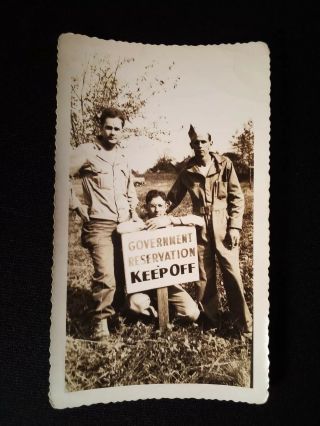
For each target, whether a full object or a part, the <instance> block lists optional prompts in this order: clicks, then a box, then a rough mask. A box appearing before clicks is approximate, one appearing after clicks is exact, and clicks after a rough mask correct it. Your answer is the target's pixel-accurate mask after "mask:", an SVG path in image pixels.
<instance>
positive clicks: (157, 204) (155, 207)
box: [147, 196, 168, 219]
mask: <svg viewBox="0 0 320 426" xmlns="http://www.w3.org/2000/svg"><path fill="white" fill-rule="evenodd" d="M167 207H168V205H167V203H166V201H164V199H163V198H162V197H160V196H158V197H154V198H152V200H151V201H150V202H149V203H148V204H147V210H148V216H149V218H150V219H152V218H153V217H159V216H164V215H165V214H166V211H167Z"/></svg>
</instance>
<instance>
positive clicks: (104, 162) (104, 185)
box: [70, 139, 138, 222]
mask: <svg viewBox="0 0 320 426" xmlns="http://www.w3.org/2000/svg"><path fill="white" fill-rule="evenodd" d="M113 149H114V150H115V151H113V150H112V151H110V152H109V151H107V150H106V149H105V148H104V147H103V145H102V142H101V140H99V139H97V140H96V141H95V142H93V143H86V144H83V145H80V146H78V147H77V148H76V149H74V150H73V152H72V154H71V160H70V175H71V176H72V177H73V176H77V175H78V176H80V177H81V179H82V187H83V197H84V203H85V204H86V205H88V207H89V217H90V219H102V220H112V221H114V222H124V221H126V220H128V219H129V218H130V212H133V211H134V210H135V208H136V206H137V204H138V199H137V195H136V190H135V187H134V184H133V176H132V172H131V168H130V166H129V164H128V160H127V158H126V155H125V153H124V150H123V149H122V148H120V147H118V146H116V147H114V148H113ZM111 152H112V154H113V155H110V154H111ZM79 204H80V201H79V200H78V199H77V198H76V197H75V195H74V192H73V194H72V196H71V208H76V207H77V206H78V205H79Z"/></svg>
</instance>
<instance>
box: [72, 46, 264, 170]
mask: <svg viewBox="0 0 320 426" xmlns="http://www.w3.org/2000/svg"><path fill="white" fill-rule="evenodd" d="M72 40H73V42H74V39H72ZM104 55H106V56H107V57H108V58H109V59H110V60H111V62H112V61H113V62H114V63H117V61H118V60H121V59H123V58H134V59H135V60H134V61H132V62H130V63H128V64H126V65H124V66H123V67H122V68H121V70H120V72H119V79H120V81H121V82H123V83H127V84H128V87H134V85H135V82H136V79H137V77H139V76H141V75H142V74H143V73H144V72H145V67H146V66H147V65H150V64H153V68H152V70H150V71H149V72H148V78H152V77H154V76H158V77H159V78H161V79H162V80H163V81H164V82H165V84H164V87H165V88H166V93H164V92H163V93H161V94H159V95H155V96H153V97H151V98H150V99H149V101H148V102H147V105H146V107H145V108H144V109H143V111H142V112H143V116H144V118H143V119H141V118H137V119H134V120H132V122H131V123H128V126H129V127H130V126H132V127H141V126H146V127H152V123H153V121H156V122H157V123H158V127H159V128H161V129H163V130H168V131H170V136H169V137H167V138H164V140H163V141H162V142H159V141H154V140H150V139H148V138H146V137H139V138H133V139H130V140H129V141H128V144H127V146H128V148H127V149H128V155H129V156H130V158H131V162H132V164H133V168H134V169H136V170H139V171H141V172H142V171H144V170H145V169H146V168H149V167H151V166H152V165H153V164H154V162H155V161H156V160H157V158H159V157H160V156H162V155H164V154H166V155H168V156H170V157H171V158H173V160H174V161H181V160H182V159H183V158H185V156H187V155H188V154H192V151H191V149H190V147H189V142H190V141H189V137H188V130H189V126H190V124H192V125H194V126H195V127H196V128H197V127H198V128H199V129H203V131H206V132H209V133H210V134H211V135H212V138H213V144H214V150H216V151H218V152H220V153H223V152H227V151H230V150H231V144H230V140H231V137H232V135H233V134H234V133H235V132H236V131H241V130H242V129H243V126H244V124H245V123H246V122H248V120H252V121H253V126H254V134H255V144H259V135H260V133H261V134H262V133H263V131H264V130H265V128H266V126H268V123H267V118H268V114H269V91H270V79H269V56H268V55H269V53H268V48H267V46H266V45H265V44H264V43H259V42H258V43H246V44H233V45H231V44H230V45H215V46H163V45H160V46H155V45H143V44H136V43H123V42H115V41H102V40H98V39H90V38H81V43H75V44H74V46H73V49H72V55H69V57H68V60H69V66H70V70H69V71H70V73H71V75H73V76H75V75H81V70H82V69H83V67H84V66H85V64H86V63H87V62H88V60H90V61H92V58H93V57H94V56H95V57H100V58H101V57H103V56H104ZM173 62H174V65H173V66H172V69H171V70H169V66H171V65H172V64H173ZM177 77H179V80H178V83H177V86H176V88H175V89H174V88H173V82H174V81H175V79H176V78H177ZM146 87H148V81H147V82H146ZM142 89H143V87H142ZM160 116H162V117H163V116H165V117H166V118H165V119H159V117H160ZM141 153H143V155H141Z"/></svg>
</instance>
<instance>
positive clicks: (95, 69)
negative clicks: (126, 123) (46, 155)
mask: <svg viewBox="0 0 320 426" xmlns="http://www.w3.org/2000/svg"><path fill="white" fill-rule="evenodd" d="M134 62H135V59H134V58H124V59H122V60H119V61H118V62H117V63H115V64H113V63H112V61H111V59H110V58H108V57H105V56H103V57H102V56H101V57H97V56H93V57H92V58H91V59H90V60H89V61H88V63H87V64H86V65H85V66H84V68H83V69H82V71H81V72H80V75H78V76H75V77H74V78H73V80H72V82H71V145H72V146H77V145H80V144H81V143H84V142H89V141H90V140H91V139H92V137H93V136H94V135H96V134H97V132H98V131H99V117H100V114H101V111H102V108H104V107H108V106H113V107H117V108H119V109H121V110H123V111H124V112H125V114H126V116H127V118H128V119H133V118H135V117H137V116H141V117H143V108H144V107H145V105H146V103H147V102H148V100H149V99H150V98H151V97H153V96H155V95H157V94H159V93H162V92H166V90H167V89H168V87H172V88H175V87H176V85H177V83H178V80H179V79H180V77H177V76H176V77H175V78H171V77H172V76H169V77H168V78H167V80H166V81H165V80H163V79H160V78H159V77H158V76H157V75H156V65H157V64H156V62H155V61H153V62H152V63H151V64H148V65H146V66H145V67H144V71H143V73H142V74H141V75H140V76H138V77H137V78H136V80H135V81H134V82H131V83H129V82H128V81H124V79H123V78H121V77H120V74H121V71H123V70H124V69H125V70H126V75H131V73H130V66H131V65H133V64H134ZM173 66H174V63H172V64H170V65H169V68H168V70H169V73H170V72H171V70H172V67H173ZM163 78H164V77H163ZM132 133H133V134H134V135H135V136H139V135H141V134H143V135H146V136H148V137H149V138H159V137H160V136H161V135H163V134H165V132H163V131H161V130H159V129H158V127H157V123H156V122H155V123H153V127H152V128H151V129H149V128H146V127H144V128H142V129H141V128H140V129H137V128H136V129H127V130H126V134H127V136H129V135H130V134H132Z"/></svg>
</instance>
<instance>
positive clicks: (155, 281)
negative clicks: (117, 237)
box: [121, 226, 199, 331]
mask: <svg viewBox="0 0 320 426" xmlns="http://www.w3.org/2000/svg"><path fill="white" fill-rule="evenodd" d="M121 238H122V250H123V261H124V270H125V278H126V287H127V293H128V294H131V293H138V292H143V291H148V290H152V289H158V290H157V297H158V314H159V326H160V330H161V331H163V330H165V329H166V328H167V326H168V322H169V309H168V287H170V286H171V285H174V284H182V283H189V282H193V281H198V279H199V266H198V253H197V237H196V229H195V227H194V226H175V227H168V228H161V229H156V230H154V231H139V232H132V233H127V234H122V236H121Z"/></svg>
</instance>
